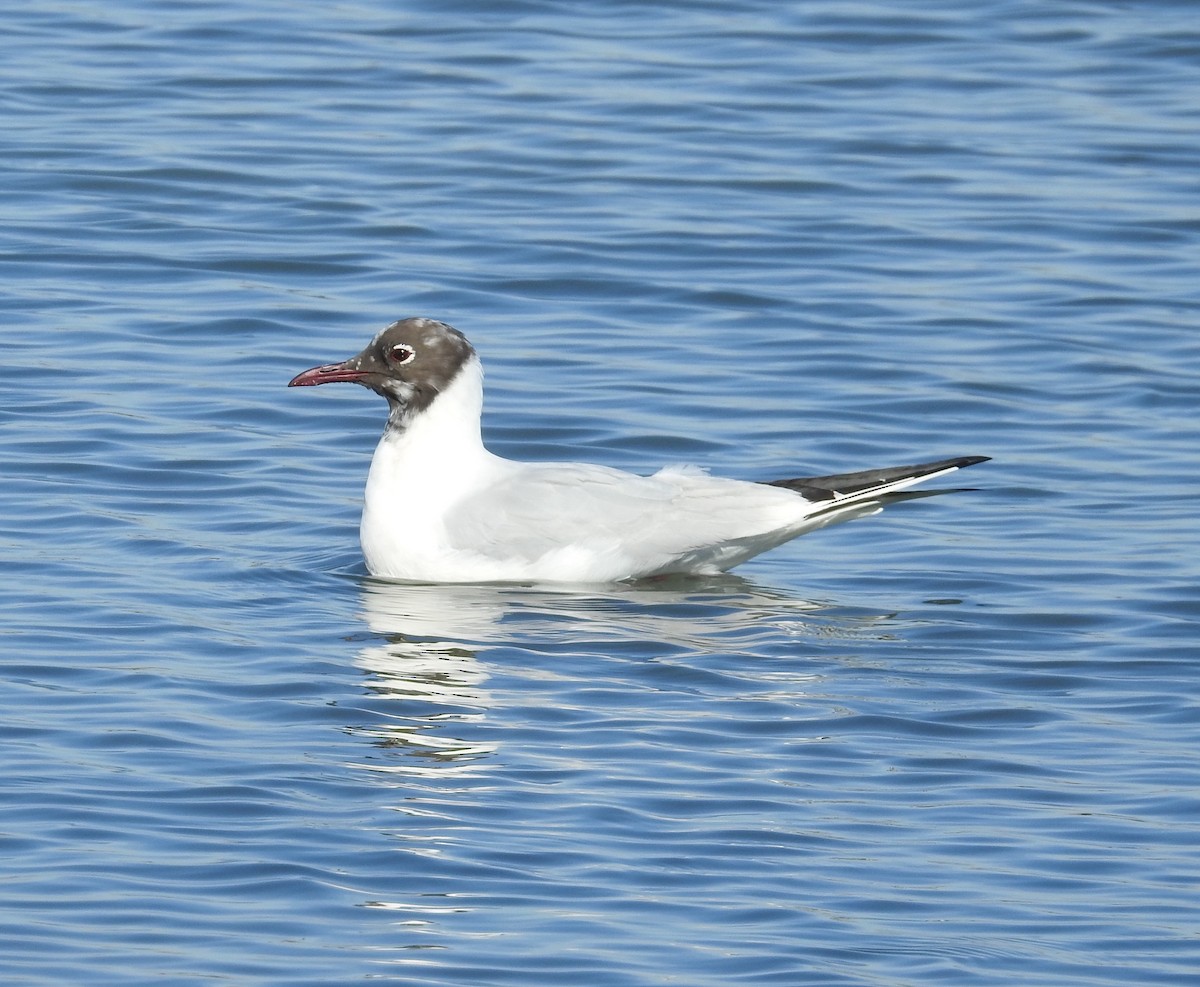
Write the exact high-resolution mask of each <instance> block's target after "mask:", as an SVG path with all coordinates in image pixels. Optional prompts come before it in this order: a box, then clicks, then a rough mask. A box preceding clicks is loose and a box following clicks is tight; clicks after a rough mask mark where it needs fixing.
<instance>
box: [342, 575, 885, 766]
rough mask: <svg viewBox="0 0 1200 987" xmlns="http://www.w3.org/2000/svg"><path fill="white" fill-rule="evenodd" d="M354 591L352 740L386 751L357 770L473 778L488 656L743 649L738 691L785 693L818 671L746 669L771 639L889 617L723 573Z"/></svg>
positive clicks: (480, 760)
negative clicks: (362, 718)
mask: <svg viewBox="0 0 1200 987" xmlns="http://www.w3.org/2000/svg"><path fill="white" fill-rule="evenodd" d="M361 592H362V609H363V617H364V619H365V621H366V623H367V626H368V628H369V630H370V637H369V639H368V640H367V642H365V643H364V645H363V647H362V649H361V651H360V652H359V655H358V664H359V665H360V667H361V668H362V669H363V670H364V671H365V672H366V674H367V679H366V683H365V684H366V689H367V693H368V695H369V696H370V697H371V699H372V700H373V702H372V703H371V705H372V709H373V711H374V712H375V713H376V714H377V715H376V716H374V717H373V718H372V721H371V725H370V726H368V727H366V728H365V729H364V730H363V732H365V733H366V734H367V735H368V736H370V737H371V738H372V739H373V740H374V742H375V745H376V747H377V748H379V749H383V750H386V751H387V752H388V756H386V757H383V756H379V752H378V751H377V752H376V756H375V757H373V758H372V759H371V763H369V764H365V765H364V766H365V767H369V768H371V769H372V770H376V771H382V772H388V773H394V774H402V775H408V776H414V775H434V774H436V775H441V776H448V775H450V774H456V775H471V774H477V773H479V772H480V771H482V770H484V769H485V768H486V766H487V764H488V763H489V762H490V761H491V760H492V759H493V757H494V756H495V754H496V753H497V745H496V744H495V743H494V742H493V741H492V739H491V738H493V737H495V736H496V735H497V734H498V732H499V731H498V730H496V729H492V730H489V729H488V724H487V722H486V721H487V718H488V716H489V713H490V712H491V711H493V710H494V709H495V708H496V706H497V698H496V697H495V696H493V695H492V693H491V691H490V690H489V678H490V675H489V670H488V666H489V664H493V662H492V659H491V658H490V657H489V653H490V652H493V651H495V649H497V648H502V647H511V648H514V649H518V650H519V651H527V652H534V653H539V652H540V653H542V654H545V652H546V650H548V649H549V650H552V651H553V652H555V653H556V654H562V655H563V661H564V662H565V661H569V659H570V656H571V655H572V654H595V653H604V654H610V653H611V654H613V655H622V654H625V655H629V656H630V658H631V660H635V656H636V658H642V657H645V656H649V658H650V659H654V658H655V657H662V656H675V657H676V658H678V656H680V655H688V654H695V655H702V656H703V655H709V654H714V653H715V654H725V655H728V654H737V655H744V656H745V657H746V659H747V661H746V675H745V678H746V679H747V683H746V684H747V685H755V686H758V687H759V688H761V689H762V693H761V694H767V693H773V692H776V691H779V690H782V691H786V692H789V693H791V694H793V695H794V694H796V692H797V691H801V692H802V691H804V690H805V688H806V686H808V685H810V684H811V681H812V679H813V678H815V677H816V673H814V672H810V671H804V670H801V668H798V667H796V666H795V665H794V664H790V663H789V665H790V667H789V669H788V670H787V671H785V670H783V669H782V668H781V667H780V663H779V662H778V661H775V660H771V661H769V662H763V663H761V667H760V668H758V669H757V670H756V669H755V666H754V659H755V658H756V657H758V652H759V651H760V650H762V657H763V658H770V659H774V658H777V657H778V648H779V642H780V640H781V639H782V638H789V639H795V638H802V639H807V640H808V641H810V642H816V641H821V640H828V639H830V638H835V639H837V638H842V639H844V638H851V637H860V636H862V635H863V634H868V635H870V636H878V635H880V634H881V633H883V629H882V628H880V627H879V623H880V622H881V621H883V622H886V621H887V620H888V618H889V617H890V616H891V615H890V614H880V613H863V612H861V611H857V612H853V613H852V612H849V611H847V610H846V609H845V608H838V607H832V608H831V607H830V606H829V605H827V604H825V605H823V604H817V603H813V602H809V601H804V600H797V599H795V598H793V597H791V596H789V595H788V594H787V592H786V591H782V590H772V589H764V588H762V587H760V586H757V585H755V584H753V583H751V582H748V581H747V580H745V579H742V578H740V577H737V576H729V575H722V576H713V577H706V578H694V577H692V578H689V577H679V578H675V579H669V580H661V581H658V582H651V583H635V584H625V585H621V584H617V585H613V584H607V585H603V586H574V587H569V586H562V585H557V584H554V585H535V586H529V585H518V584H465V585H458V584H450V585H446V584H412V583H398V582H391V581H387V580H380V579H364V580H363V582H362V583H361ZM481 655H483V656H484V658H483V659H481V657H480V656H481ZM685 660H686V659H685ZM701 660H703V659H701ZM505 667H506V669H507V671H508V672H514V671H515V674H529V673H530V670H529V669H523V670H514V669H509V668H507V666H505ZM506 681H507V680H506Z"/></svg>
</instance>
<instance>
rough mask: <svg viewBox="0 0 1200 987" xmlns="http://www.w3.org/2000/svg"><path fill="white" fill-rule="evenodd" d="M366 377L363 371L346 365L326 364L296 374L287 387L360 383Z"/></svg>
mask: <svg viewBox="0 0 1200 987" xmlns="http://www.w3.org/2000/svg"><path fill="white" fill-rule="evenodd" d="M366 376H367V373H366V371H365V370H356V369H355V368H353V367H351V366H349V365H348V364H346V363H327V364H325V365H324V366H321V367H313V368H312V369H311V370H305V371H304V373H302V374H297V375H296V376H295V377H293V378H292V379H291V380H290V381H288V387H311V386H313V385H314V384H336V383H337V382H338V381H343V380H349V381H360V380H362V379H363V378H364V377H366Z"/></svg>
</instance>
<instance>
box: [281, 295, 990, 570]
mask: <svg viewBox="0 0 1200 987" xmlns="http://www.w3.org/2000/svg"><path fill="white" fill-rule="evenodd" d="M335 381H353V382H354V383H356V384H362V385H364V386H366V387H369V388H370V389H371V390H373V391H375V392H376V393H377V394H381V395H382V396H383V397H385V398H386V399H387V402H388V409H389V410H388V420H387V426H386V428H385V429H384V432H383V437H382V438H381V439H380V441H379V445H378V447H377V448H376V450H375V456H374V459H372V461H371V470H370V473H369V475H368V476H367V489H366V495H365V500H364V504H363V514H362V527H361V530H360V534H361V539H362V550H363V556H364V558H365V560H366V564H367V569H368V570H370V572H371V573H372V574H374V575H377V576H385V577H389V578H393V579H406V580H412V581H419V582H494V581H505V580H533V581H539V582H541V581H546V582H613V581H617V580H622V579H638V578H642V577H647V576H659V575H666V574H669V573H697V574H709V573H715V572H723V571H724V570H726V569H730V568H732V567H733V566H735V565H737V564H738V563H740V562H744V561H745V560H746V559H749V558H751V557H752V556H755V555H758V554H759V553H760V552H764V551H766V550H767V549H769V548H774V547H775V546H777V545H781V544H782V543H783V542H786V541H790V540H791V539H792V538H795V537H796V536H797V535H802V534H804V533H805V532H807V531H811V530H813V529H814V528H819V527H822V526H824V525H827V524H830V523H832V522H835V521H842V520H847V519H849V518H851V517H858V516H861V515H863V514H871V513H874V512H875V511H878V510H880V509H881V508H882V506H883V504H884V503H886V502H887V501H889V500H896V499H901V497H903V496H904V495H901V497H897V496H896V494H897V492H898V491H901V490H903V489H904V488H906V487H909V486H911V485H912V484H914V483H919V482H920V481H922V480H927V479H930V478H932V477H936V476H941V475H943V474H945V473H950V472H952V471H954V470H957V469H961V468H962V467H964V466H971V465H974V464H975V463H981V462H984V461H985V460H986V459H987V458H988V457H987V456H958V457H956V458H953V459H942V460H939V461H937V462H931V463H922V464H920V465H917V466H896V467H892V468H890V469H879V470H864V471H862V472H857V473H844V474H840V475H837V476H818V477H804V478H797V479H788V480H772V481H770V482H766V483H755V482H750V481H745V480H731V479H724V478H722V477H716V476H709V475H708V474H706V473H704V472H703V471H701V470H698V469H695V468H691V467H669V468H667V469H663V470H661V471H660V472H658V473H655V474H654V475H653V476H637V475H635V474H632V473H626V472H623V471H621V470H617V469H612V468H610V467H607V466H592V465H587V464H583V463H517V462H513V461H512V460H508V459H502V458H501V457H499V456H496V455H493V454H492V453H490V452H488V450H487V449H485V448H484V445H483V441H482V439H481V437H480V417H481V414H482V410H483V369H482V367H481V366H480V362H479V357H478V356H477V355H476V353H475V350H474V348H473V347H472V346H471V344H470V343H468V342H467V340H466V338H465V337H464V336H463V335H462V333H460V332H459V331H458V330H457V329H453V328H451V327H450V326H448V325H446V324H445V323H442V322H437V321H435V320H433V319H419V318H418V319H404V320H403V321H400V322H393V323H392V324H391V325H390V326H388V327H387V328H386V329H384V330H383V331H382V332H381V333H379V335H377V336H376V337H375V338H374V339H373V340H371V342H370V344H369V345H368V346H367V348H366V349H364V350H363V351H362V352H361V353H359V354H358V355H357V356H354V357H351V358H350V359H349V360H346V361H345V362H344V363H333V364H326V365H324V366H320V367H313V368H312V369H311V370H306V371H304V373H302V374H299V375H298V376H297V377H295V378H294V379H293V380H292V381H291V383H290V384H289V385H288V386H289V387H303V386H308V385H311V384H329V383H333V382H335ZM908 496H912V495H908Z"/></svg>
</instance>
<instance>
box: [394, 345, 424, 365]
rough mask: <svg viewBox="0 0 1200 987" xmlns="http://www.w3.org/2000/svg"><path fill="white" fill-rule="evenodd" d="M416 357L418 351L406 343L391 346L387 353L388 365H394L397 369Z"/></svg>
mask: <svg viewBox="0 0 1200 987" xmlns="http://www.w3.org/2000/svg"><path fill="white" fill-rule="evenodd" d="M416 355H417V351H416V350H414V349H413V348H412V347H411V346H407V345H405V344H404V343H397V344H396V345H395V346H390V347H388V351H387V358H388V363H391V364H394V365H395V366H397V367H400V366H403V365H404V364H406V363H408V361H409V360H411V359H412V358H413V357H414V356H416Z"/></svg>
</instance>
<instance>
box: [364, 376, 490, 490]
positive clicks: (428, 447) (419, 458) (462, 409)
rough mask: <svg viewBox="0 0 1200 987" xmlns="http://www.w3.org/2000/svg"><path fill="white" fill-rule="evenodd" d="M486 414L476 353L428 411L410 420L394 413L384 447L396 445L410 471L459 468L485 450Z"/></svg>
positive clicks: (481, 378) (436, 470) (395, 447)
mask: <svg viewBox="0 0 1200 987" xmlns="http://www.w3.org/2000/svg"><path fill="white" fill-rule="evenodd" d="M482 414H483V366H482V365H481V364H480V362H479V358H478V357H475V356H472V357H471V358H470V359H469V360H468V361H467V362H466V363H464V364H463V366H462V367H461V369H460V370H459V371H458V373H457V374H456V375H455V377H454V380H453V381H451V382H450V385H449V386H448V387H447V388H446V389H445V390H444V391H442V393H441V394H439V395H438V396H437V397H435V398H434V399H433V401H432V402H431V403H430V405H429V406H428V407H427V408H425V410H424V411H422V412H420V413H419V414H417V415H416V416H415V417H414V418H412V419H409V420H406V419H405V418H404V416H403V415H402V414H397V413H395V412H393V414H392V416H391V417H390V418H389V419H388V425H387V429H386V430H385V431H384V433H383V438H382V439H381V440H380V447H381V448H382V447H383V446H384V445H385V444H389V445H391V446H393V447H394V449H395V454H396V455H398V456H400V457H401V458H403V460H404V465H405V469H407V470H421V471H423V472H425V471H427V472H429V473H433V474H436V473H442V472H444V471H446V470H454V471H457V470H459V469H460V468H461V467H462V466H464V465H465V464H466V463H467V462H469V461H470V460H472V459H475V458H477V457H478V456H479V454H480V452H481V451H483V439H482V438H481V436H480V417H481V416H482Z"/></svg>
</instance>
